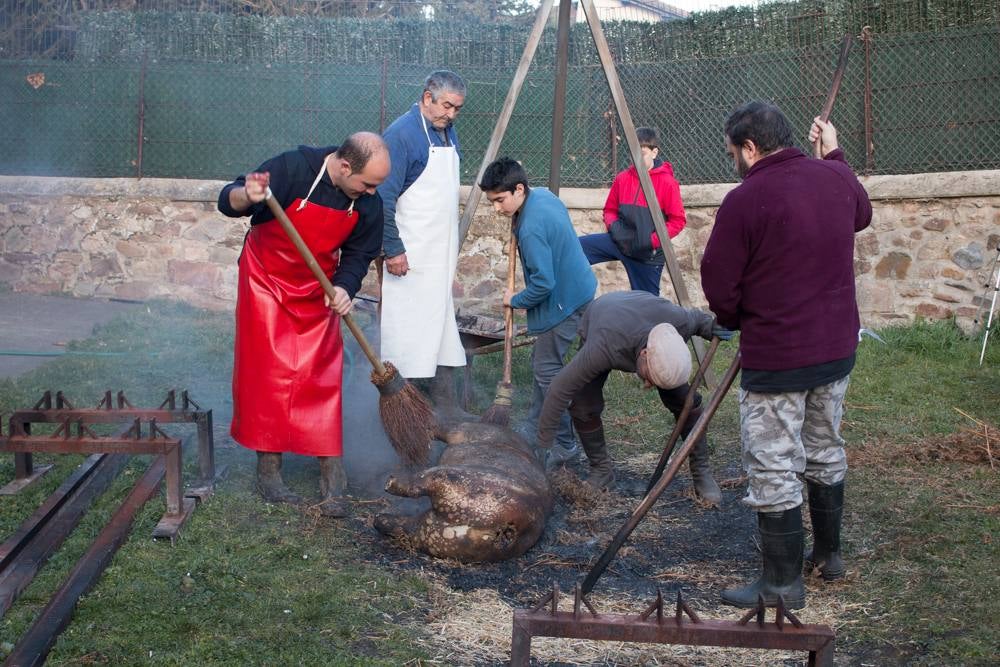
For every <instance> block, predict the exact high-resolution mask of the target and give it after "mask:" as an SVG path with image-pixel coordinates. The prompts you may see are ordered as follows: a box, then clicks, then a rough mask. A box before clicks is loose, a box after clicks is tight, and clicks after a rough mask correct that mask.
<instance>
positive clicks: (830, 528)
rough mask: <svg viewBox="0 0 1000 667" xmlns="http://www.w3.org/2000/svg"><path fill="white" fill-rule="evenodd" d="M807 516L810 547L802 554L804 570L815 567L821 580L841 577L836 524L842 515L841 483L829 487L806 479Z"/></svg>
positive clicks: (838, 524) (842, 484)
mask: <svg viewBox="0 0 1000 667" xmlns="http://www.w3.org/2000/svg"><path fill="white" fill-rule="evenodd" d="M807 485H808V487H809V516H810V518H811V519H812V527H813V548H812V551H810V552H809V553H808V554H807V555H806V557H805V561H806V563H805V566H806V572H812V571H813V570H814V569H817V570H819V573H820V576H822V577H823V579H824V580H825V581H835V580H837V579H843V578H844V574H845V568H844V561H843V560H841V558H840V524H841V521H842V519H843V516H844V483H843V482H839V483H837V484H833V485H831V486H827V485H826V484H817V483H816V482H810V481H807Z"/></svg>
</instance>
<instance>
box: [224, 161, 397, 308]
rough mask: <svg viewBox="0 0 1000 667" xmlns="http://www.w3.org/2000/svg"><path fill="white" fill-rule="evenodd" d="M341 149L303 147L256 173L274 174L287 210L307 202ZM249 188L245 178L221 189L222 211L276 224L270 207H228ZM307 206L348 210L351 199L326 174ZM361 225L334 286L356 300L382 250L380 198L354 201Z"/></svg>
mask: <svg viewBox="0 0 1000 667" xmlns="http://www.w3.org/2000/svg"><path fill="white" fill-rule="evenodd" d="M336 150H337V146H329V147H326V148H315V147H312V146H299V148H298V150H294V151H288V152H287V153H282V154H281V155H278V156H277V157H273V158H271V159H270V160H268V161H266V162H265V163H264V164H262V165H260V166H259V167H257V169H255V170H254V171H258V172H265V171H266V172H269V173H270V174H271V179H270V185H271V192H272V193H273V194H274V197H275V199H276V200H277V201H278V203H279V204H280V205H281V207H282V208H287V207H288V206H289V204H291V203H292V202H293V201H295V200H296V199H305V197H306V195H307V194H308V192H309V188H310V187H311V186H312V183H313V180H315V178H316V174H317V173H319V170H320V168H321V167H322V164H323V159H324V158H326V156H327V155H329V154H330V153H333V152H335V151H336ZM245 184H246V177H245V176H240V177H239V178H237V179H236V180H235V181H233V182H232V183H230V184H229V185H227V186H226V187H224V188H222V192H220V193H219V211H221V212H222V213H223V214H225V215H227V216H229V217H231V218H240V217H243V216H245V215H250V216H251V218H250V224H251V225H260V224H264V223H267V222H271V221H273V220H274V216H273V215H272V214H271V210H270V209H269V208H268V207H267V204H266V203H264V202H260V203H259V204H254V205H253V206H251V207H250V208H249V209H248V210H246V211H243V212H242V213H241V212H238V211H236V210H234V209H233V207H232V206H230V204H229V192H230V190H232V189H233V188H241V187H243V186H244V185H245ZM309 201H310V202H312V203H313V204H318V205H319V206H325V207H327V208H330V209H335V210H340V211H346V210H347V209H348V208H349V207H350V205H351V199H350V197H348V196H347V195H345V194H344V193H343V192H342V191H341V190H340V189H339V188H337V187H336V186H335V185H334V184H333V182H332V181H331V180H330V175H329V174H327V173H325V174H323V178H322V179H320V182H319V184H317V185H316V189H315V190H314V191H313V193H312V195H311V196H310V197H309ZM354 210H355V211H356V212H357V214H358V223H357V225H355V227H354V229H353V230H352V231H351V234H350V235H349V236H348V237H347V239H346V240H345V241H344V243H343V244H342V245H341V246H340V263H339V264H338V266H337V270H336V271H335V272H334V274H333V276H331V277H330V280H331V282H332V283H333V284H334V285H335V286H337V287H342V288H343V289H344V290H345V291H346V292H347V294H348V295H350V297H351V298H352V299H353V298H354V295H355V294H356V293H357V291H358V290H359V289H360V288H361V281H362V280H364V277H365V275H367V273H368V265H369V264H371V262H372V260H373V259H375V258H376V257H377V256H378V254H379V252H381V249H382V223H383V221H382V199H381V198H380V197H379V196H378V194H373V195H370V194H367V193H366V194H363V195H361V197H359V198H358V199H357V200H356V201H355V202H354Z"/></svg>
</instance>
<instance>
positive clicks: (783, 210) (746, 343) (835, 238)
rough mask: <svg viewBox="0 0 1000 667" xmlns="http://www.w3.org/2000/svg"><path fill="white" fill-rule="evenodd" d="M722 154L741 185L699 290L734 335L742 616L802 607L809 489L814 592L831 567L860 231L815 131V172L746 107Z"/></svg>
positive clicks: (712, 241) (780, 120)
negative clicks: (743, 530) (751, 532)
mask: <svg viewBox="0 0 1000 667" xmlns="http://www.w3.org/2000/svg"><path fill="white" fill-rule="evenodd" d="M725 133H726V150H727V151H728V152H729V154H730V155H732V157H733V162H734V164H735V167H736V171H737V173H738V174H739V175H740V177H741V178H742V179H743V183H742V184H741V185H739V186H738V187H737V188H735V189H734V190H732V191H731V192H730V193H729V194H728V195H726V198H725V199H724V200H723V202H722V206H720V207H719V211H718V214H717V215H716V219H715V227H714V228H713V230H712V235H711V237H710V238H709V240H708V244H707V245H706V247H705V255H704V258H703V259H702V264H701V282H702V288H703V290H704V293H705V297H706V298H707V299H708V304H709V307H710V308H711V310H712V312H714V313H715V315H716V318H717V320H718V322H719V324H720V325H722V326H724V327H726V328H729V329H739V330H740V332H741V333H740V352H741V353H742V376H741V381H740V390H739V405H740V425H741V432H742V440H743V465H744V467H746V469H747V473H748V476H749V488H748V490H747V495H746V498H744V502H745V503H747V504H748V505H750V506H751V507H753V508H755V509H756V510H757V523H758V528H759V530H760V538H761V553H762V557H763V572H762V574H761V575H760V577H759V578H758V579H757V581H755V582H754V583H752V584H750V585H749V586H746V587H744V588H738V589H731V590H726V591H723V593H722V600H723V602H726V603H728V604H732V605H735V606H738V607H754V606H756V604H757V596H758V595H762V596H763V597H764V601H765V604H767V605H775V604H776V603H777V598H778V596H779V595H780V596H782V597H783V598H784V601H785V605H786V606H787V607H790V608H792V609H799V608H801V607H803V606H804V605H805V589H804V587H803V583H802V565H803V563H802V561H803V543H804V534H803V529H802V513H801V510H800V506H801V504H802V482H801V480H800V476H803V477H805V480H806V483H807V484H808V487H809V510H810V516H811V518H812V524H813V537H814V540H813V542H814V543H813V551H812V553H811V554H810V555H809V556H807V557H806V559H807V560H808V561H809V562H810V564H811V566H813V567H816V568H817V569H818V570H819V571H820V573H821V574H822V576H823V578H824V579H826V580H833V579H838V578H840V577H843V576H844V565H843V562H842V560H841V558H840V522H841V516H842V513H843V509H842V508H843V498H844V475H845V473H846V471H847V457H846V455H845V453H844V440H843V439H842V438H841V437H840V432H839V431H840V422H841V417H842V416H843V403H844V395H845V393H846V392H847V384H848V380H849V378H850V373H851V369H852V368H853V367H854V352H855V349H856V347H857V342H858V329H859V318H858V307H857V302H856V300H855V292H854V234H855V233H857V232H859V231H861V230H862V229H864V228H866V227H867V226H868V224H869V223H870V222H871V217H872V207H871V203H870V202H869V200H868V194H867V193H866V192H865V190H864V188H863V187H862V186H861V184H860V183H859V182H858V179H857V177H856V176H855V175H854V173H853V172H852V171H851V168H850V167H849V166H848V164H847V162H846V161H845V160H844V154H843V151H841V150H840V149H839V148H838V147H837V132H836V130H835V129H834V127H833V125H831V124H830V123H825V122H823V121H821V120H819V119H818V118H817V119H816V120H815V121H814V122H813V125H812V127H811V128H810V131H809V139H810V141H815V140H816V139H817V138H821V140H822V143H821V147H822V154H823V159H822V160H817V159H812V158H810V157H807V156H806V155H805V154H804V153H802V151H800V150H799V149H797V148H794V147H793V142H794V138H793V134H792V129H791V126H790V125H789V123H788V119H787V118H785V116H784V114H782V113H781V111H780V110H779V109H778V108H777V107H775V106H772V105H770V104H765V103H762V102H750V103H748V104H746V105H744V106H742V107H740V108H739V109H737V110H736V111H734V112H733V113H732V115H731V116H730V117H729V118H728V119H727V120H726V126H725Z"/></svg>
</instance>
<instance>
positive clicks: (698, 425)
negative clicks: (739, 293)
mask: <svg viewBox="0 0 1000 667" xmlns="http://www.w3.org/2000/svg"><path fill="white" fill-rule="evenodd" d="M585 1H589V0H585ZM740 358H741V357H740V353H739V352H737V353H736V356H735V357H734V358H733V362H732V363H731V364H729V369H728V370H727V371H726V374H725V375H724V376H723V378H722V380H721V381H720V382H719V386H717V387H716V388H715V391H714V392H712V396H711V398H709V400H708V405H707V406H706V407H705V409H704V411H702V413H701V417H699V418H698V421H697V422H695V425H694V428H692V429H691V432H690V433H688V437H687V438H685V439H684V445H683V446H682V447H681V448H680V450H679V451H678V452H677V455H676V456H674V457H673V460H671V462H670V466H669V467H668V468H667V470H666V472H664V473H663V476H662V477H661V478H660V480H659V481H658V482H657V483H656V486H654V487H653V489H652V490H651V491H650V492H649V493H647V494H646V497H645V498H643V499H642V502H641V503H639V506H638V507H636V508H635V511H633V512H632V516H630V517H629V519H628V521H626V522H625V525H623V526H622V527H621V529H619V531H618V534H617V535H615V537H614V539H613V540H611V544H609V545H608V547H607V549H605V550H604V553H603V554H601V557H600V558H599V559H598V560H597V562H596V563H595V564H594V567H592V568H591V570H590V572H588V573H587V576H586V578H585V579H584V580H583V585H582V588H583V593H584V594H587V593H590V591H591V590H593V588H594V584H596V583H597V580H598V579H600V578H601V575H602V574H604V570H606V569H607V567H608V565H609V564H610V563H611V560H612V559H613V558H614V557H615V554H617V553H618V550H619V549H620V548H621V546H622V544H624V543H625V540H626V539H628V536H629V535H631V534H632V531H633V530H635V527H636V526H638V525H639V522H640V521H642V518H643V517H644V516H646V513H647V512H648V511H649V509H650V508H651V507H652V506H653V503H655V502H656V500H657V498H659V497H660V494H661V493H663V491H664V489H666V488H667V486H668V485H669V484H670V482H671V481H673V479H674V476H675V475H676V474H677V471H678V470H679V469H680V467H681V464H682V463H684V460H685V459H687V457H688V454H690V453H691V450H692V449H694V443H696V442H698V439H699V438H700V437H701V436H702V435H703V434H704V433H705V430H706V429H707V428H708V423H709V422H710V421H711V420H712V417H714V416H715V412H716V410H718V409H719V405H720V404H721V403H722V399H723V398H725V396H726V392H728V391H729V387H731V386H732V384H733V380H735V379H736V375H737V373H739V370H740Z"/></svg>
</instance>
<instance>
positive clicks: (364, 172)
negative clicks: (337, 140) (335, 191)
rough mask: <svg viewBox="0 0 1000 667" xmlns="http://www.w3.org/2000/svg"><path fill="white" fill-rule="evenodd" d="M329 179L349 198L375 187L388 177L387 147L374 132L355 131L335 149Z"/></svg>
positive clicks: (369, 191) (372, 192) (355, 197)
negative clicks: (334, 158) (333, 162)
mask: <svg viewBox="0 0 1000 667" xmlns="http://www.w3.org/2000/svg"><path fill="white" fill-rule="evenodd" d="M335 155H336V157H337V158H338V159H337V160H335V164H331V165H330V178H331V179H332V180H333V183H334V185H336V186H337V187H338V188H340V189H341V190H342V191H343V192H344V193H345V194H346V195H347V196H348V197H350V198H351V199H357V198H358V197H360V196H361V195H363V194H364V193H366V192H367V193H368V194H374V193H375V188H376V187H378V186H379V185H380V184H381V183H382V181H384V180H385V179H386V177H388V176H389V168H390V162H389V148H388V147H387V146H386V145H385V141H384V140H383V139H382V137H381V136H379V135H378V134H375V133H374V132H355V133H354V134H352V135H351V136H349V137H347V139H344V142H343V143H342V144H340V146H339V147H338V148H337V152H336V154H335Z"/></svg>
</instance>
